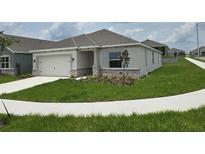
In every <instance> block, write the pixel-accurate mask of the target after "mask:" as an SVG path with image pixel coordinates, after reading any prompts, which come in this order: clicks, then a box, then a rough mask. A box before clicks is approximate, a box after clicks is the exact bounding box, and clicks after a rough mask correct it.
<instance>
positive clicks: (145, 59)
mask: <svg viewBox="0 0 205 154" xmlns="http://www.w3.org/2000/svg"><path fill="white" fill-rule="evenodd" d="M144 53H145V66H147V50H146V49H145V52H144Z"/></svg>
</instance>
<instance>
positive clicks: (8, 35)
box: [2, 34, 56, 43]
mask: <svg viewBox="0 0 205 154" xmlns="http://www.w3.org/2000/svg"><path fill="white" fill-rule="evenodd" d="M2 35H3V36H5V37H19V38H24V39H32V40H38V41H47V42H54V43H55V42H56V41H53V40H46V39H39V38H32V37H26V36H18V35H10V34H2Z"/></svg>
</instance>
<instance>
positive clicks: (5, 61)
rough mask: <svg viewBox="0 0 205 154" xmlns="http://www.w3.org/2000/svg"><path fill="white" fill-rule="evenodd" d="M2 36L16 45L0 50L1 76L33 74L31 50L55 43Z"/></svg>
mask: <svg viewBox="0 0 205 154" xmlns="http://www.w3.org/2000/svg"><path fill="white" fill-rule="evenodd" d="M1 36H2V37H5V38H12V39H13V40H14V43H13V44H12V45H10V46H9V47H6V48H3V50H0V74H11V75H16V74H20V73H31V72H32V53H30V52H29V50H33V49H38V48H40V47H42V46H44V45H48V44H51V43H54V42H52V41H46V40H40V39H33V38H27V37H20V36H12V35H5V34H1ZM0 49H1V48H0Z"/></svg>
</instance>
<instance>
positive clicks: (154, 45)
mask: <svg viewBox="0 0 205 154" xmlns="http://www.w3.org/2000/svg"><path fill="white" fill-rule="evenodd" d="M141 43H143V44H145V45H148V46H150V47H152V48H154V49H157V50H159V51H162V55H167V53H168V50H169V47H168V46H167V45H166V44H162V43H159V42H156V41H153V40H149V39H147V40H145V41H143V42H141Z"/></svg>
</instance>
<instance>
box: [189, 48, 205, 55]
mask: <svg viewBox="0 0 205 154" xmlns="http://www.w3.org/2000/svg"><path fill="white" fill-rule="evenodd" d="M189 53H190V55H191V56H205V47H204V46H201V47H200V48H199V53H198V49H194V50H192V51H190V52H189Z"/></svg>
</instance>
